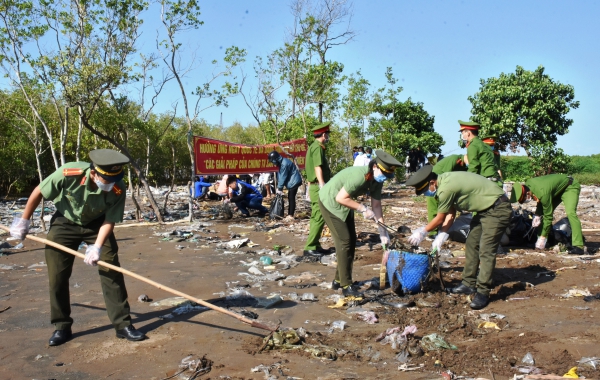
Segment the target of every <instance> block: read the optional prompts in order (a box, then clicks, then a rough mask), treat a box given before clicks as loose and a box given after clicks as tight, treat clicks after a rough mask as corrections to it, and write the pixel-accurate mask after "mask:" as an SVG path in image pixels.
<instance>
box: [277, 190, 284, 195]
mask: <svg viewBox="0 0 600 380" xmlns="http://www.w3.org/2000/svg"><path fill="white" fill-rule="evenodd" d="M275 193H276V194H277V195H283V191H281V190H279V189H277V191H276V192H275Z"/></svg>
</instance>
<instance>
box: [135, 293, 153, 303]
mask: <svg viewBox="0 0 600 380" xmlns="http://www.w3.org/2000/svg"><path fill="white" fill-rule="evenodd" d="M137 300H138V302H151V301H152V300H151V299H150V297H148V296H147V295H145V294H141V295H140V296H139V297H138V299H137Z"/></svg>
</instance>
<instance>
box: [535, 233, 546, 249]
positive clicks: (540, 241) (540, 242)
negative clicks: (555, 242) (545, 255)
mask: <svg viewBox="0 0 600 380" xmlns="http://www.w3.org/2000/svg"><path fill="white" fill-rule="evenodd" d="M535 248H536V249H544V248H546V237H545V236H539V237H538V238H537V241H536V242H535Z"/></svg>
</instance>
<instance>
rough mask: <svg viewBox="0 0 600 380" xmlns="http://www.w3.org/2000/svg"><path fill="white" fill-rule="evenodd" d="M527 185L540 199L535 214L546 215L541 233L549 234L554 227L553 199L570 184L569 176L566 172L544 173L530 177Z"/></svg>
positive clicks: (543, 234) (526, 182)
mask: <svg viewBox="0 0 600 380" xmlns="http://www.w3.org/2000/svg"><path fill="white" fill-rule="evenodd" d="M525 186H527V187H528V188H529V190H531V194H533V195H535V196H536V197H537V199H538V203H537V208H536V210H535V214H536V215H540V216H543V217H544V218H543V219H542V231H541V233H540V235H541V236H548V233H549V232H550V228H551V227H552V214H553V211H554V206H553V204H552V199H554V198H555V197H557V196H559V195H560V194H561V193H562V192H563V191H565V189H566V188H567V187H568V186H569V177H568V176H567V175H565V174H549V175H544V176H541V177H536V178H530V179H528V180H527V181H525Z"/></svg>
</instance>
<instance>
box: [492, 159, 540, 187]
mask: <svg viewBox="0 0 600 380" xmlns="http://www.w3.org/2000/svg"><path fill="white" fill-rule="evenodd" d="M500 169H501V170H502V178H503V179H504V180H505V181H515V182H516V181H524V180H526V179H528V178H531V177H534V176H535V175H534V173H533V167H532V165H531V161H530V160H529V159H528V158H527V157H525V156H502V157H501V158H500Z"/></svg>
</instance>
